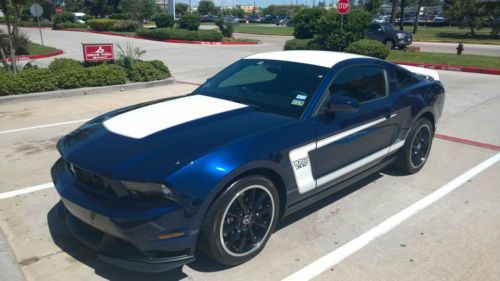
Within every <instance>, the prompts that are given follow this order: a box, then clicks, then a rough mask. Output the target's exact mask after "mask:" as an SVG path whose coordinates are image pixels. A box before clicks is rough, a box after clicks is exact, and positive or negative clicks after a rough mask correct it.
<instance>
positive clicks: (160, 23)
mask: <svg viewBox="0 0 500 281" xmlns="http://www.w3.org/2000/svg"><path fill="white" fill-rule="evenodd" d="M153 21H154V22H155V24H156V27H157V28H163V27H174V24H175V21H174V17H173V16H172V15H169V14H167V13H160V14H156V15H155V16H154V17H153Z"/></svg>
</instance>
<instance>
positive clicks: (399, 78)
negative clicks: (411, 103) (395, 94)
mask: <svg viewBox="0 0 500 281" xmlns="http://www.w3.org/2000/svg"><path fill="white" fill-rule="evenodd" d="M395 79H396V81H395V82H396V90H402V89H404V88H408V87H410V86H412V85H414V84H416V83H418V82H419V81H420V80H419V79H418V78H416V77H415V76H414V75H413V74H412V73H411V72H409V71H408V70H406V69H402V68H400V67H396V68H395Z"/></svg>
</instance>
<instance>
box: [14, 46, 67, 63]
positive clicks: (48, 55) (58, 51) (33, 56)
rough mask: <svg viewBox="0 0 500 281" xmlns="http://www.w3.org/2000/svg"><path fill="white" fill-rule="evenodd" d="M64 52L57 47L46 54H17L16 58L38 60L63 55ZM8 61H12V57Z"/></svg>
mask: <svg viewBox="0 0 500 281" xmlns="http://www.w3.org/2000/svg"><path fill="white" fill-rule="evenodd" d="M63 53H64V52H63V50H61V49H57V50H55V51H53V52H50V53H46V54H38V55H29V56H26V55H21V56H16V60H18V61H21V60H36V59H43V58H50V57H55V56H59V55H62V54H63ZM7 61H12V59H11V58H10V57H9V58H7Z"/></svg>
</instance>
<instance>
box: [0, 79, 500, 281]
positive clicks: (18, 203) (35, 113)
mask: <svg viewBox="0 0 500 281" xmlns="http://www.w3.org/2000/svg"><path fill="white" fill-rule="evenodd" d="M439 74H440V76H441V79H442V81H443V83H444V85H445V87H446V89H447V97H446V104H445V112H444V115H443V117H442V119H441V121H440V123H439V124H438V133H440V134H443V135H447V136H452V137H456V138H464V139H469V140H473V141H477V142H482V143H486V144H491V145H493V149H492V148H491V147H490V148H489V149H488V148H483V147H477V146H474V145H471V144H466V143H458V142H453V141H448V140H443V139H435V141H434V144H433V148H432V152H431V155H430V158H429V161H428V163H427V164H426V166H425V167H424V169H423V170H422V171H421V172H420V173H418V174H415V175H412V176H401V175H399V174H398V173H395V172H393V171H391V170H390V169H387V170H384V171H382V172H380V173H376V174H374V175H372V176H370V177H369V178H367V179H366V180H363V181H361V182H359V183H358V184H355V185H354V186H352V187H350V188H348V189H346V190H343V191H341V192H340V193H338V194H336V195H334V196H331V197H329V198H326V199H324V200H323V201H321V202H319V203H318V204H315V205H313V206H311V207H309V208H307V209H305V210H303V211H301V212H299V213H296V214H294V215H292V216H291V217H289V218H287V219H286V220H285V221H283V222H282V223H280V225H279V229H278V230H277V231H276V233H274V235H273V236H272V237H271V239H270V241H269V243H268V244H267V246H266V248H265V249H264V251H263V252H262V253H261V254H260V255H259V256H257V257H256V258H255V259H253V260H251V261H250V262H248V263H245V264H243V265H240V266H237V267H232V268H225V267H221V266H218V265H216V264H214V263H212V262H210V261H209V260H207V259H206V258H204V257H200V258H199V259H198V260H197V261H196V262H194V263H192V264H189V265H187V266H184V267H183V268H180V269H177V270H173V271H170V272H166V273H163V274H156V275H149V274H140V273H135V272H128V271H124V270H121V269H117V268H114V267H112V266H109V265H107V264H104V263H102V262H100V261H98V260H97V259H96V256H95V254H94V253H93V252H92V251H90V250H88V249H87V248H86V247H85V246H83V245H82V244H80V243H79V242H77V241H76V240H75V239H74V238H72V236H71V235H70V234H69V233H68V230H67V229H66V227H65V224H64V222H63V220H62V217H61V210H60V205H59V203H58V202H59V198H58V196H57V194H56V192H55V191H54V190H53V189H52V188H43V189H41V190H39V191H35V192H31V193H27V194H21V195H16V193H17V192H19V193H22V192H23V191H25V190H26V189H25V188H28V187H35V188H37V187H48V186H50V185H48V186H40V185H41V184H42V185H43V184H46V183H49V182H50V174H49V169H50V167H51V165H52V164H53V163H54V161H55V160H56V159H57V158H58V154H57V151H56V149H55V143H56V141H57V139H58V138H59V137H61V136H62V135H64V134H66V133H68V132H70V131H71V130H72V129H74V128H76V127H77V126H79V125H80V124H81V123H82V122H83V120H86V119H88V118H92V117H94V116H96V115H98V114H100V113H103V112H107V111H109V110H111V109H114V108H117V107H122V106H125V105H129V104H134V103H139V102H142V101H146V100H152V99H158V98H163V97H166V96H171V95H183V94H187V93H189V92H190V91H192V90H193V89H194V88H195V86H194V85H189V84H182V83H178V84H175V85H172V86H165V87H158V88H150V89H144V90H135V91H128V92H127V91H125V92H113V93H107V94H99V95H89V96H77V97H70V98H60V99H51V100H38V101H24V102H18V103H8V104H5V103H4V104H0V155H1V160H0V228H1V229H2V231H3V233H4V235H5V237H6V239H7V241H8V243H9V244H10V247H11V248H12V251H13V253H14V254H15V258H16V259H17V262H18V263H19V265H20V268H21V270H22V272H23V273H24V275H25V276H26V279H28V280H67V279H68V276H71V278H72V279H74V280H101V279H110V280H179V279H185V280H281V279H283V278H286V277H291V278H292V279H291V280H293V277H294V275H292V274H294V273H295V272H296V271H298V270H300V269H302V268H304V267H306V266H308V265H309V264H311V263H313V262H315V261H317V260H318V259H320V258H322V257H324V256H325V255H328V254H329V253H331V252H332V251H335V250H336V249H337V250H338V249H339V248H340V247H342V246H343V245H349V243H352V241H355V239H357V238H358V237H360V236H362V235H363V234H366V233H367V232H370V231H371V230H372V229H374V228H376V226H377V225H378V224H379V223H381V222H383V221H384V220H386V219H387V218H390V217H391V216H393V215H394V214H398V213H399V212H401V211H402V210H403V209H405V208H407V207H408V206H410V205H412V204H413V203H415V202H417V201H419V200H421V199H422V198H424V197H426V196H427V195H429V194H431V193H433V192H434V191H436V190H440V189H441V188H442V187H443V186H445V185H447V183H449V182H450V181H453V180H454V179H456V178H457V177H460V176H461V175H463V174H464V173H465V172H466V171H468V170H469V169H471V168H472V167H474V166H476V165H478V164H479V163H481V162H483V161H485V160H487V159H489V158H491V157H493V156H495V155H497V156H498V153H499V151H498V150H495V149H494V148H495V146H496V147H497V149H498V145H500V122H499V120H500V111H499V110H498V109H499V108H500V92H499V91H498V88H499V87H500V80H499V79H498V76H493V75H480V74H466V73H456V72H444V71H441V72H440V73H439ZM208 75H209V74H205V77H201V76H199V77H200V79H201V78H203V79H205V78H207V77H208ZM47 125H48V126H47ZM40 126H42V127H40ZM6 192H13V193H6ZM498 202H500V163H496V164H494V165H493V166H491V167H489V168H488V169H486V170H484V171H482V172H481V173H479V174H478V175H477V176H476V177H474V178H472V179H471V180H468V181H467V182H466V183H465V184H463V185H461V186H460V187H458V188H457V189H456V190H454V191H452V192H451V193H450V194H448V195H447V196H445V197H444V198H442V199H441V200H439V201H437V202H436V203H434V204H432V205H430V206H429V207H427V208H424V209H423V210H421V211H420V212H418V213H416V214H415V215H414V216H413V217H411V218H409V219H407V220H405V221H404V222H402V224H401V225H399V226H395V228H393V229H390V230H388V232H387V233H386V234H385V235H381V236H380V237H376V238H375V239H374V240H373V241H371V242H370V243H368V244H367V245H366V247H364V248H362V249H360V250H359V251H354V252H352V253H350V254H348V255H345V259H344V260H343V261H341V262H339V263H337V264H336V265H335V266H331V267H327V268H326V270H320V271H318V272H317V273H316V275H315V276H316V279H317V280H500V267H499V266H498V265H499V264H500V254H499V253H500V243H499V242H498V238H499V237H500V208H499V207H498ZM295 280H300V279H295Z"/></svg>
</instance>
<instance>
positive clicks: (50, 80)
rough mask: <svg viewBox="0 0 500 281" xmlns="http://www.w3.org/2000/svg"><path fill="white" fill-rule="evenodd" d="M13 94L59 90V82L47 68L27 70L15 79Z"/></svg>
mask: <svg viewBox="0 0 500 281" xmlns="http://www.w3.org/2000/svg"><path fill="white" fill-rule="evenodd" d="M15 84H16V85H15V88H14V89H12V93H13V94H24V93H34V92H45V91H53V90H55V89H56V88H57V80H56V78H55V77H54V75H53V74H52V73H51V72H50V71H49V70H48V69H46V68H37V67H31V68H25V69H24V70H23V71H21V73H19V74H18V75H16V77H15Z"/></svg>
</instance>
